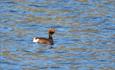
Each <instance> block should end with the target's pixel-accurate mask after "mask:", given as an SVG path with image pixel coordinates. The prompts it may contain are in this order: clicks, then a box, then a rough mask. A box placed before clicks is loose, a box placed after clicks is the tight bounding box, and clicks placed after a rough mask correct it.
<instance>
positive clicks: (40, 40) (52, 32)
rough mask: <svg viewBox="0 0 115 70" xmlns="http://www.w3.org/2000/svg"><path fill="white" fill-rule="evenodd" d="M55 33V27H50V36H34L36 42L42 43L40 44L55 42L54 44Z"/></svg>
mask: <svg viewBox="0 0 115 70" xmlns="http://www.w3.org/2000/svg"><path fill="white" fill-rule="evenodd" d="M54 33H55V29H54V28H50V29H48V36H49V38H44V37H34V38H33V42H35V43H40V44H48V45H53V44H54V41H53V37H52V35H53V34H54Z"/></svg>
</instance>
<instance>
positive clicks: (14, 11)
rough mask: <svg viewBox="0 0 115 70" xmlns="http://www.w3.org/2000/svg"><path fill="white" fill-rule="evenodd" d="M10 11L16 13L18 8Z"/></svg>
mask: <svg viewBox="0 0 115 70" xmlns="http://www.w3.org/2000/svg"><path fill="white" fill-rule="evenodd" d="M9 12H11V13H16V12H17V11H16V10H9Z"/></svg>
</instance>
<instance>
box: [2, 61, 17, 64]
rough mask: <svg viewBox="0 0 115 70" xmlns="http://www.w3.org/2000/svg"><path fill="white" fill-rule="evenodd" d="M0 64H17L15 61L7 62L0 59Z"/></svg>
mask: <svg viewBox="0 0 115 70" xmlns="http://www.w3.org/2000/svg"><path fill="white" fill-rule="evenodd" d="M0 64H8V65H17V64H16V63H12V62H7V61H0Z"/></svg>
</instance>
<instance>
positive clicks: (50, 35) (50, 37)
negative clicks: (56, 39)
mask: <svg viewBox="0 0 115 70" xmlns="http://www.w3.org/2000/svg"><path fill="white" fill-rule="evenodd" d="M49 39H50V40H51V44H52V45H53V37H52V34H49Z"/></svg>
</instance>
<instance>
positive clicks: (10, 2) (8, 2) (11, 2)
mask: <svg viewBox="0 0 115 70" xmlns="http://www.w3.org/2000/svg"><path fill="white" fill-rule="evenodd" d="M2 3H6V4H17V3H16V2H13V1H3V2H2Z"/></svg>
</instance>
